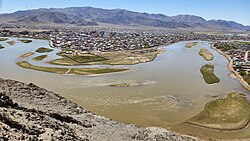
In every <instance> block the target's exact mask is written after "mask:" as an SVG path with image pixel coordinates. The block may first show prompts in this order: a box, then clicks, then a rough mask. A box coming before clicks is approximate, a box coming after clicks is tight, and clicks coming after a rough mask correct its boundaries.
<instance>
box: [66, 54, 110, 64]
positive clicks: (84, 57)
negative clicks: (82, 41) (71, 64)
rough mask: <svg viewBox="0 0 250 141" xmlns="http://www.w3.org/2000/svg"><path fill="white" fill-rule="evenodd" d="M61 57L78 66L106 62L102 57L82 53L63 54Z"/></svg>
mask: <svg viewBox="0 0 250 141" xmlns="http://www.w3.org/2000/svg"><path fill="white" fill-rule="evenodd" d="M63 57H66V58H69V59H71V60H73V61H75V62H77V63H80V64H82V63H88V62H97V61H105V60H108V59H106V58H104V57H101V56H98V55H94V54H91V53H84V54H81V55H72V54H63Z"/></svg>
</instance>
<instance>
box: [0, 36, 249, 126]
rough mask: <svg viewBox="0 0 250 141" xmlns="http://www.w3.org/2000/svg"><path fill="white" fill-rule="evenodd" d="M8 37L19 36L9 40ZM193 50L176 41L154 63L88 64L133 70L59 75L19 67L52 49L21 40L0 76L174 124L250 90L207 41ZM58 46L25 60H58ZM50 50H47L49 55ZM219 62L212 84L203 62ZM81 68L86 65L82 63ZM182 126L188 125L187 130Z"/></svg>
mask: <svg viewBox="0 0 250 141" xmlns="http://www.w3.org/2000/svg"><path fill="white" fill-rule="evenodd" d="M10 40H17V39H16V38H10ZM198 42H199V44H198V45H197V46H195V47H193V48H191V49H190V48H186V47H185V44H186V43H188V42H186V41H185V42H178V43H175V44H172V45H170V46H166V47H162V48H161V49H162V50H165V51H164V53H162V54H160V55H158V57H157V58H156V59H155V61H153V62H148V63H142V64H137V65H127V66H126V65H125V66H110V65H95V66H84V67H116V68H121V67H122V68H129V69H130V71H127V72H123V73H116V74H108V75H98V76H76V75H75V76H74V75H60V74H53V73H46V72H39V71H35V70H28V69H23V68H20V67H18V66H17V65H16V62H17V61H20V59H19V58H18V57H19V56H20V55H22V54H24V53H27V52H30V51H33V52H34V51H35V50H36V49H37V48H39V47H49V44H48V41H46V40H33V42H32V43H30V44H24V43H21V42H18V43H16V44H15V45H12V46H10V45H7V44H6V42H1V44H3V45H4V46H5V49H1V50H0V60H1V61H0V65H1V69H0V77H1V78H6V79H14V80H19V81H22V82H26V83H30V82H32V83H35V84H36V85H38V86H41V87H44V88H46V89H48V90H52V91H54V92H56V93H60V94H61V95H63V96H64V97H66V98H68V99H70V100H72V101H74V102H76V103H78V104H79V105H81V106H83V107H84V108H87V109H89V110H91V111H93V112H96V113H97V114H100V115H104V116H106V117H109V118H112V119H115V120H118V121H123V122H126V123H134V124H137V125H140V126H159V127H164V128H169V127H173V128H174V129H176V130H178V131H181V130H180V129H179V126H178V127H176V126H175V124H177V123H181V122H183V121H185V120H187V119H188V118H190V117H192V116H194V115H195V114H197V113H199V112H200V111H201V110H202V109H203V107H204V105H205V104H206V103H207V102H208V101H210V100H212V98H211V96H216V95H219V96H221V97H223V96H225V95H226V94H227V93H228V92H229V91H231V90H238V91H240V92H243V93H246V94H249V92H248V91H247V90H246V89H245V88H244V87H243V86H242V85H241V84H240V82H239V81H238V80H237V79H234V78H231V77H230V71H229V70H228V68H227V63H228V60H227V59H226V58H225V57H224V56H222V55H221V54H219V53H217V52H216V51H215V50H213V49H211V48H210V44H209V42H203V41H198ZM200 48H207V49H208V50H209V51H210V52H211V53H212V54H213V55H214V59H213V60H212V61H206V60H204V59H203V58H202V57H201V56H199V50H200ZM59 51H60V50H59V49H55V51H53V52H51V53H48V55H49V56H50V58H47V59H45V60H44V61H41V62H35V61H31V58H33V57H35V56H38V55H41V54H37V53H36V54H35V55H33V56H30V57H28V58H25V59H24V60H27V61H29V62H31V63H32V64H34V65H45V66H54V65H49V64H45V63H44V62H46V61H49V60H51V59H55V58H58V56H57V55H56V53H57V52H59ZM45 54H46V53H45ZM207 63H208V64H213V65H215V74H216V75H217V76H218V77H219V78H220V80H221V81H220V83H218V84H213V85H208V84H206V83H205V82H204V80H203V78H202V75H201V73H200V68H201V67H202V66H203V65H204V64H207ZM79 67H83V66H79ZM117 83H131V84H133V87H111V86H109V85H111V84H117ZM183 129H184V128H183Z"/></svg>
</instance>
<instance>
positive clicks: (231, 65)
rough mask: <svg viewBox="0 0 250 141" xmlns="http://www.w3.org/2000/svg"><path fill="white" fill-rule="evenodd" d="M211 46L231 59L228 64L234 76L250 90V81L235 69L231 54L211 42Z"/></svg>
mask: <svg viewBox="0 0 250 141" xmlns="http://www.w3.org/2000/svg"><path fill="white" fill-rule="evenodd" d="M211 48H213V49H215V50H216V51H217V52H218V53H220V54H221V55H223V56H225V57H226V58H227V60H228V61H229V62H228V65H227V66H228V68H229V70H230V71H231V72H232V73H233V74H234V76H235V77H236V78H237V79H238V80H239V81H240V83H241V84H242V85H243V86H244V87H245V88H246V89H247V90H249V91H250V86H249V85H248V83H247V82H246V81H245V80H244V79H243V77H242V76H241V75H240V74H238V73H237V72H236V71H235V70H234V68H233V60H232V58H231V57H230V56H229V55H227V54H225V53H224V52H222V51H221V50H219V49H217V48H215V47H214V44H213V43H212V44H211Z"/></svg>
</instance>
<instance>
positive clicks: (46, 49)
mask: <svg viewBox="0 0 250 141" xmlns="http://www.w3.org/2000/svg"><path fill="white" fill-rule="evenodd" d="M51 51H53V49H49V48H45V47H40V48H38V49H37V50H36V52H37V53H47V52H51Z"/></svg>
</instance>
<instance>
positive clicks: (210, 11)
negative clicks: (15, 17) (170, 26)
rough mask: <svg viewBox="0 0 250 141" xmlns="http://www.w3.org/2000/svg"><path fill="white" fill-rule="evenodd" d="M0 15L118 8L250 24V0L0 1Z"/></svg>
mask: <svg viewBox="0 0 250 141" xmlns="http://www.w3.org/2000/svg"><path fill="white" fill-rule="evenodd" d="M0 1H1V3H0V12H1V13H9V12H14V11H17V10H25V9H37V8H51V7H54V8H64V7H83V6H92V7H98V8H108V9H115V8H122V9H128V10H132V11H138V12H148V13H161V14H165V15H168V16H173V15H178V14H192V15H197V16H202V17H203V18H205V19H207V20H210V19H224V20H233V21H237V22H239V23H242V24H244V25H250V0H0Z"/></svg>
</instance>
